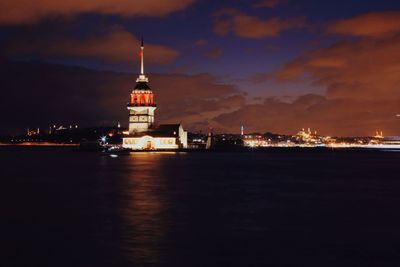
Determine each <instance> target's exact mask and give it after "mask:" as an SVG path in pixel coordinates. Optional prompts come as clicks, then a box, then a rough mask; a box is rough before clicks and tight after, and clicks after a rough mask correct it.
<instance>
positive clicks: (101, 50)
mask: <svg viewBox="0 0 400 267" xmlns="http://www.w3.org/2000/svg"><path fill="white" fill-rule="evenodd" d="M139 46H140V41H139V40H138V39H137V38H136V37H135V36H133V35H132V34H131V33H129V32H127V31H125V30H122V29H117V30H114V31H111V32H109V33H107V34H105V35H104V36H96V37H90V38H87V39H84V40H76V39H56V40H42V39H40V40H30V41H21V40H19V41H17V42H15V43H12V44H11V45H9V49H8V53H9V54H11V55H21V54H39V55H41V56H42V57H76V58H90V59H98V60H101V61H104V62H108V63H114V62H135V61H134V60H133V59H134V58H135V57H136V56H137V51H138V50H137V49H138V47H139ZM177 56H178V52H177V51H176V50H175V49H173V48H169V47H166V46H162V45H156V44H146V62H147V63H150V64H168V63H170V62H171V61H173V60H174V59H175V58H176V57H177Z"/></svg>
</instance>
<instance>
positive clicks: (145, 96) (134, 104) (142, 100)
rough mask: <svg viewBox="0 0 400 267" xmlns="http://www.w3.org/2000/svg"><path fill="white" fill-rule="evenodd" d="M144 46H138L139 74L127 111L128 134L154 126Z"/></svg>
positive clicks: (153, 109) (151, 94)
mask: <svg viewBox="0 0 400 267" xmlns="http://www.w3.org/2000/svg"><path fill="white" fill-rule="evenodd" d="M143 52H144V45H143V39H142V43H141V46H140V52H139V58H140V74H139V77H138V78H137V79H136V86H135V88H134V89H133V90H132V93H131V100H130V103H129V104H128V110H129V133H130V134H134V133H138V132H146V131H148V130H149V128H151V127H152V126H153V124H154V111H155V109H156V108H157V105H156V104H155V103H154V95H153V92H152V91H151V89H150V87H149V85H148V84H147V83H148V82H149V79H148V78H147V77H146V76H145V75H144V53H143Z"/></svg>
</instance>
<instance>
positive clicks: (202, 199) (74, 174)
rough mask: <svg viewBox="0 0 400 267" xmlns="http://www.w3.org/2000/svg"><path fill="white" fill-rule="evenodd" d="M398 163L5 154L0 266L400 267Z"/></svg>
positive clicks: (295, 155) (340, 157) (277, 156)
mask: <svg viewBox="0 0 400 267" xmlns="http://www.w3.org/2000/svg"><path fill="white" fill-rule="evenodd" d="M399 167H400V153H396V152H379V151H329V150H307V149H303V150H297V151H296V150H272V151H265V152H246V153H134V154H131V155H125V156H119V157H118V158H111V157H110V156H107V155H99V154H96V153H83V152H74V151H71V150H70V149H65V148H21V147H14V148H10V147H8V148H5V147H4V148H0V168H1V172H0V173H1V179H0V183H1V186H0V197H1V199H0V200H1V201H0V208H1V210H0V211H1V213H0V214H1V217H0V218H1V222H0V234H1V236H0V245H1V250H0V256H1V257H0V266H87V267H90V266H93V267H101V266H400V171H399Z"/></svg>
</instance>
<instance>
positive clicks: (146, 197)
mask: <svg viewBox="0 0 400 267" xmlns="http://www.w3.org/2000/svg"><path fill="white" fill-rule="evenodd" d="M169 154H170V153H169ZM169 154H167V153H132V154H131V155H130V156H129V157H125V159H124V160H126V164H127V166H126V170H128V173H127V174H126V176H124V177H125V178H126V184H125V188H123V192H124V195H125V196H124V197H125V203H126V206H125V207H124V208H123V210H122V217H123V220H124V227H123V228H124V229H123V232H122V235H123V241H124V243H125V246H124V247H125V251H126V252H127V257H128V259H129V260H130V261H131V262H132V263H135V264H155V263H159V262H160V260H161V254H160V253H161V251H162V240H163V239H164V235H165V231H166V221H167V218H166V217H167V213H166V209H167V207H168V204H169V203H168V199H167V198H166V194H165V182H166V177H164V174H163V172H162V170H163V166H164V164H165V160H166V157H168V156H170V155H169Z"/></svg>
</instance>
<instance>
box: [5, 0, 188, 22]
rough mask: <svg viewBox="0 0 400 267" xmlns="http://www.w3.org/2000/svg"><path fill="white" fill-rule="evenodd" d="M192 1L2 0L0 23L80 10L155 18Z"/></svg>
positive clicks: (33, 19) (60, 14) (184, 6)
mask: <svg viewBox="0 0 400 267" xmlns="http://www.w3.org/2000/svg"><path fill="white" fill-rule="evenodd" d="M193 2H194V0H146V1H142V0H89V1H82V0H68V1H53V0H2V1H0V24H30V23H35V22H38V21H40V20H42V19H44V18H49V17H59V16H62V17H65V16H75V15H79V14H84V13H97V14H103V15H120V16H125V17H131V16H157V17H158V16H165V15H168V14H170V13H171V12H174V11H179V10H182V9H184V8H186V7H187V6H188V5H190V4H192V3H193Z"/></svg>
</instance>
